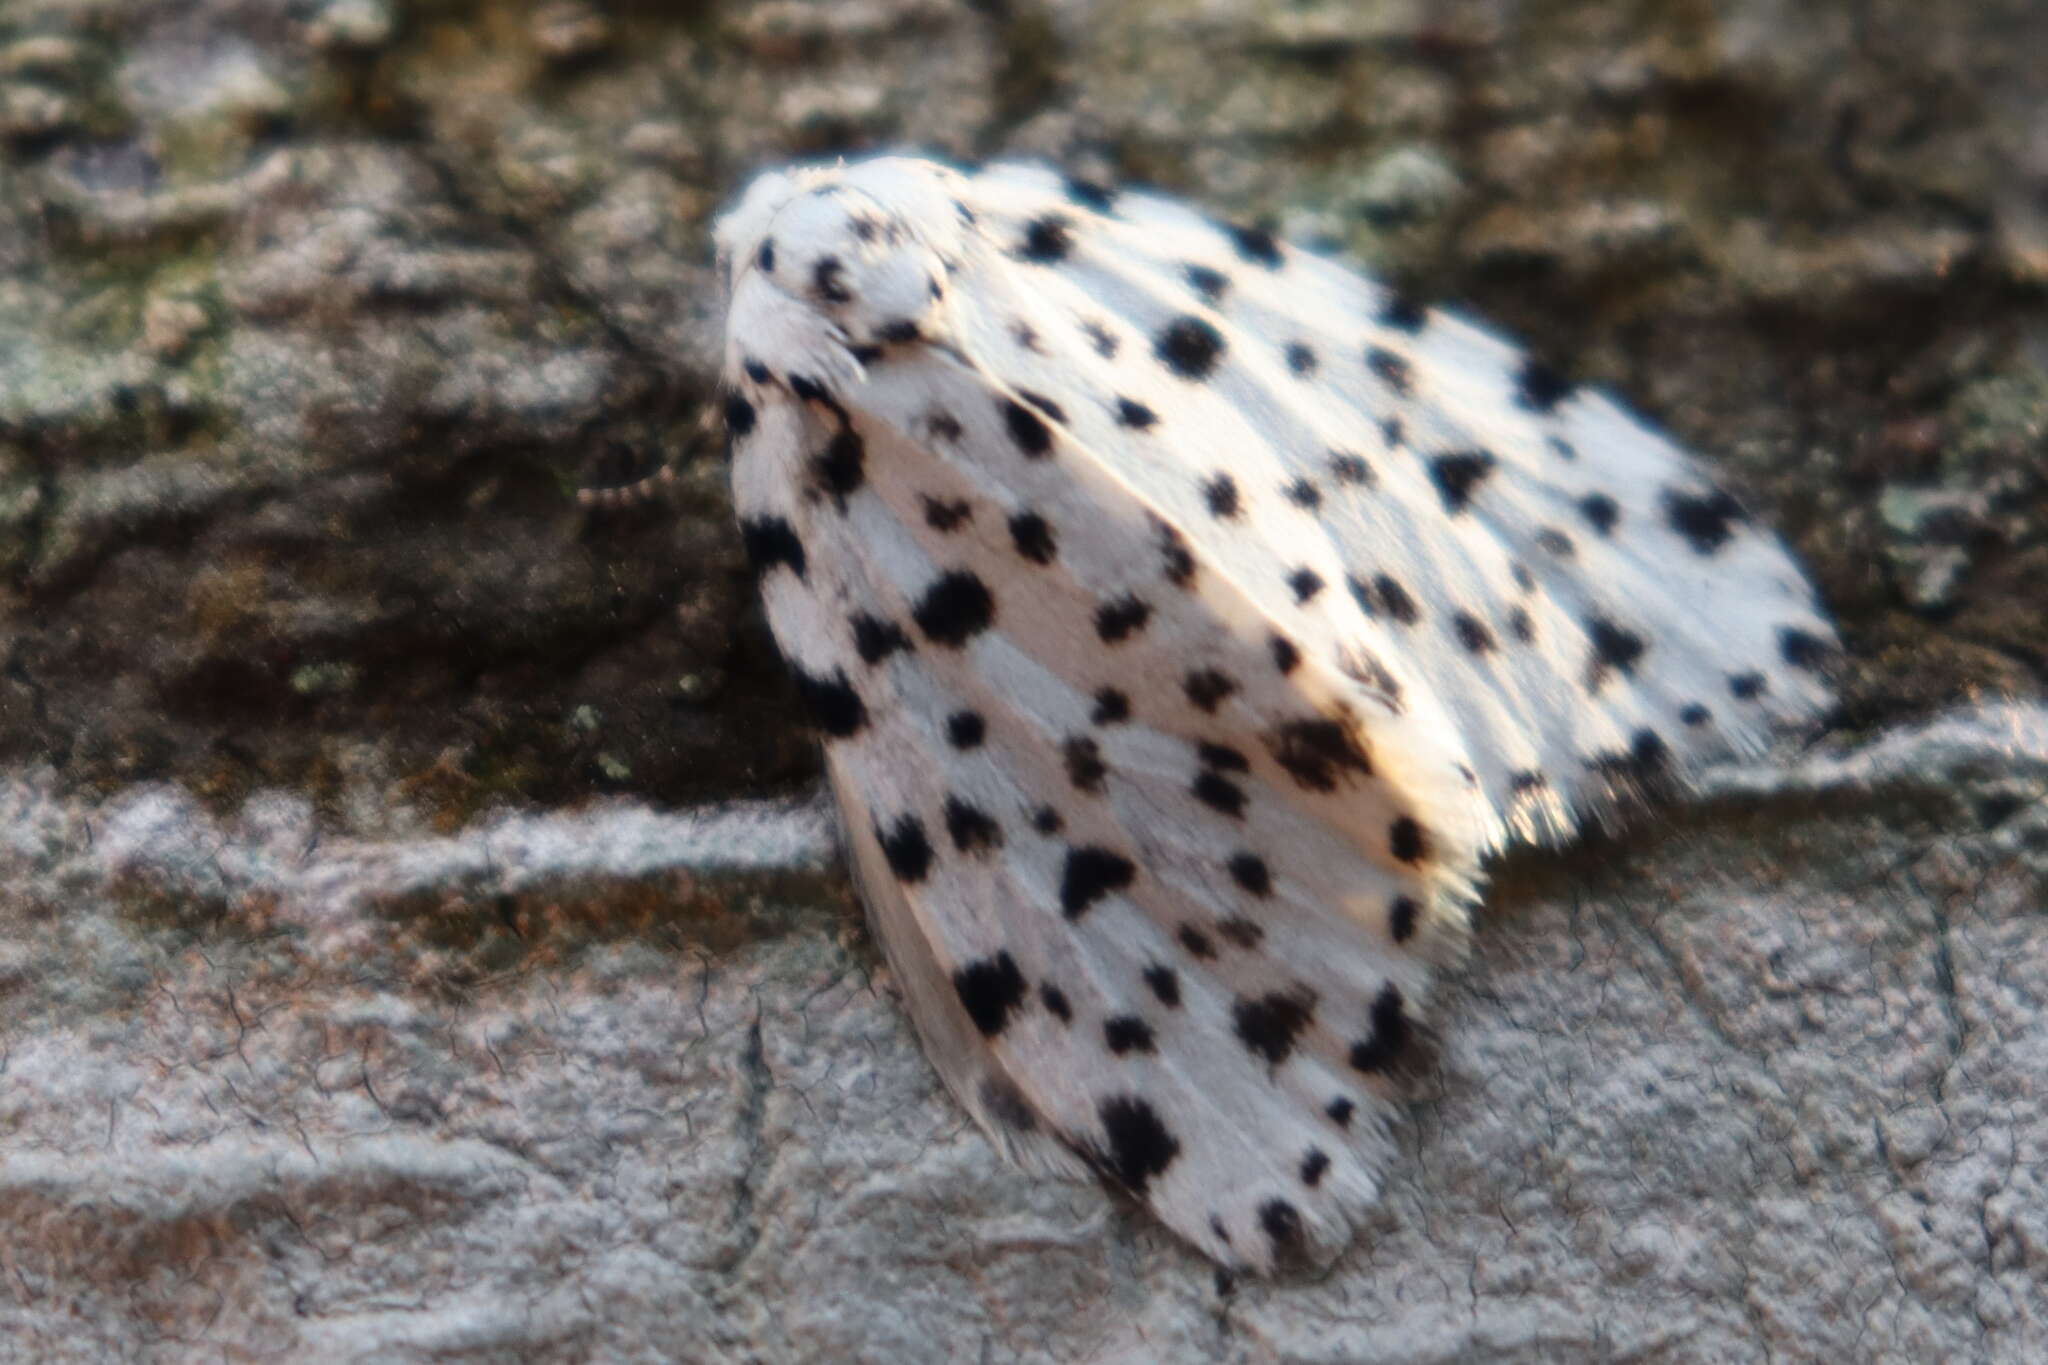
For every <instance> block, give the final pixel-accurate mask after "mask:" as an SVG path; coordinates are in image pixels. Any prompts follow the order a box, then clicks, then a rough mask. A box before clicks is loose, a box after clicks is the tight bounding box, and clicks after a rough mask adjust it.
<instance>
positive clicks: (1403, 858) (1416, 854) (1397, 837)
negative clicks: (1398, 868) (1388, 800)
mask: <svg viewBox="0 0 2048 1365" xmlns="http://www.w3.org/2000/svg"><path fill="white" fill-rule="evenodd" d="M1387 852H1389V853H1391V854H1392V855H1393V856H1394V857H1395V858H1396V859H1397V860H1398V861H1400V862H1404V863H1419V862H1421V861H1422V860H1423V859H1424V858H1426V857H1428V856H1429V838H1428V836H1427V835H1426V834H1424V833H1423V829H1422V826H1421V825H1420V824H1419V823H1417V821H1416V819H1415V817H1414V816H1412V815H1403V816H1401V817H1399V818H1398V819H1396V820H1395V821H1394V823H1393V824H1391V825H1389V826H1387Z"/></svg>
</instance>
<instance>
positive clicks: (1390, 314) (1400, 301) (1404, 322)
mask: <svg viewBox="0 0 2048 1365" xmlns="http://www.w3.org/2000/svg"><path fill="white" fill-rule="evenodd" d="M1428 323H1429V310H1428V309H1427V308H1425V307H1423V305H1421V304H1420V303H1417V302H1416V301H1415V300H1413V299H1410V298H1404V297H1402V296H1400V295H1393V296H1391V297H1389V298H1388V299H1387V302H1386V305H1385V306H1384V307H1382V308H1381V309H1380V312H1379V324H1380V326H1382V327H1391V328H1393V329H1394V330H1395V331H1397V332H1406V333H1408V334H1409V335H1410V336H1413V335H1415V334H1416V333H1418V332H1420V331H1421V330H1422V329H1423V328H1424V327H1425V326H1427V325H1428Z"/></svg>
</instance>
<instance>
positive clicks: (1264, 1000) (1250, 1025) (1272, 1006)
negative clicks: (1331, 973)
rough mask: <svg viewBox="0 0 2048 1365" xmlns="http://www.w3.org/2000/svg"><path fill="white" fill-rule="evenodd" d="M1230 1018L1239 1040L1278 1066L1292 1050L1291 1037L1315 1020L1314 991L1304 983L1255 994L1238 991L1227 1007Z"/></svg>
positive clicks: (1299, 1035) (1268, 1062)
mask: <svg viewBox="0 0 2048 1365" xmlns="http://www.w3.org/2000/svg"><path fill="white" fill-rule="evenodd" d="M1231 1020H1232V1022H1233V1023H1234V1024H1235V1025H1236V1029H1237V1037H1238V1041H1239V1042H1241V1043H1243V1044H1244V1045H1245V1047H1247V1048H1249V1049H1250V1050H1251V1052H1252V1053H1253V1054H1254V1055H1256V1056H1258V1057H1261V1058H1263V1059H1264V1060H1265V1062H1266V1064H1267V1065H1268V1066H1278V1065H1280V1064H1281V1063H1282V1062H1284V1061H1286V1060H1287V1058H1288V1057H1289V1056H1290V1055H1291V1054H1292V1053H1293V1051H1294V1044H1295V1041H1296V1040H1297V1039H1299V1038H1300V1037H1301V1035H1302V1032H1303V1031H1304V1030H1306V1029H1307V1028H1308V1026H1309V1025H1310V1024H1311V1023H1313V1022H1314V1021H1315V995H1314V993H1313V992H1311V991H1309V990H1308V989H1307V988H1306V987H1296V988H1295V989H1294V990H1291V991H1270V992H1268V993H1267V994H1265V995H1261V996H1256V997H1251V996H1242V995H1241V996H1239V997H1238V998H1237V1003H1236V1004H1235V1005H1233V1006H1232V1007H1231Z"/></svg>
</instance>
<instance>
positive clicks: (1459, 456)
mask: <svg viewBox="0 0 2048 1365" xmlns="http://www.w3.org/2000/svg"><path fill="white" fill-rule="evenodd" d="M1497 463H1498V461H1496V460H1495V459H1494V457H1493V455H1492V454H1491V453H1489V452H1487V451H1484V450H1461V451H1454V452H1452V453H1450V454H1447V455H1438V456H1435V457H1433V458H1432V459H1431V460H1430V462H1429V476H1430V477H1431V478H1432V479H1434V480H1435V481H1436V491H1437V493H1438V494H1439V495H1440V496H1441V497H1442V498H1443V500H1444V510H1445V511H1446V512H1449V513H1450V514H1451V515H1452V516H1456V515H1457V514H1458V513H1460V512H1462V511H1464V510H1465V509H1466V507H1468V506H1470V505H1471V502H1472V494H1473V492H1474V491H1476V490H1477V489H1478V487H1479V485H1480V484H1482V483H1484V482H1485V481H1486V479H1487V477H1488V476H1489V475H1491V474H1492V473H1493V471H1494V466H1495V465H1496V464H1497Z"/></svg>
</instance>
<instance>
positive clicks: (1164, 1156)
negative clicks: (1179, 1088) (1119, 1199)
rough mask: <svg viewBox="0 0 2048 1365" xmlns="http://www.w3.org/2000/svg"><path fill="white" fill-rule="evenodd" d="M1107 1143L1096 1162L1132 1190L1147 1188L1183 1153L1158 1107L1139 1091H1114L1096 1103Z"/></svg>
mask: <svg viewBox="0 0 2048 1365" xmlns="http://www.w3.org/2000/svg"><path fill="white" fill-rule="evenodd" d="M1095 1112H1096V1113H1097V1115H1099V1116H1100V1117H1101V1119H1102V1131H1103V1135H1104V1138H1105V1139H1106V1142H1107V1146H1106V1147H1105V1148H1104V1149H1103V1151H1102V1153H1101V1156H1100V1158H1099V1159H1098V1161H1097V1163H1096V1164H1097V1165H1098V1166H1099V1167H1100V1168H1101V1169H1102V1171H1103V1173H1104V1174H1106V1175H1108V1176H1109V1177H1110V1178H1111V1179H1113V1180H1115V1181H1116V1183H1117V1184H1119V1185H1121V1186H1123V1187H1124V1188H1125V1189H1127V1190H1129V1191H1130V1192H1131V1193H1132V1194H1134V1195H1137V1196H1139V1197H1140V1198H1143V1197H1144V1194H1145V1189H1146V1187H1147V1186H1149V1185H1150V1184H1151V1183H1152V1182H1153V1181H1154V1180H1156V1179H1157V1178H1158V1177H1160V1176H1162V1175H1164V1174H1165V1173H1166V1170H1167V1168H1168V1167H1170V1166H1172V1165H1173V1163H1174V1161H1175V1159H1176V1158H1178V1157H1179V1156H1180V1142H1179V1140H1178V1139H1176V1138H1175V1137H1174V1136H1173V1134H1172V1132H1170V1131H1169V1130H1168V1129H1167V1127H1166V1124H1165V1123H1164V1122H1163V1121H1162V1120H1161V1119H1160V1117H1159V1111H1158V1110H1156V1109H1154V1108H1153V1107H1152V1105H1151V1103H1150V1102H1149V1101H1147V1100H1145V1099H1144V1098H1143V1097H1141V1096H1138V1095H1113V1096H1111V1097H1110V1098H1108V1099H1105V1100H1103V1101H1102V1102H1101V1103H1100V1104H1098V1105H1097V1106H1096V1110H1095Z"/></svg>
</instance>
